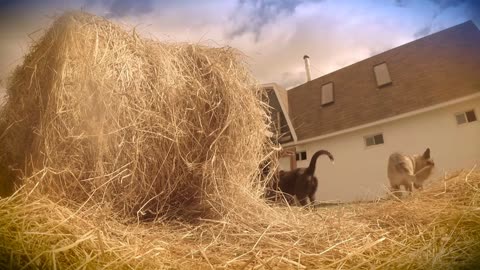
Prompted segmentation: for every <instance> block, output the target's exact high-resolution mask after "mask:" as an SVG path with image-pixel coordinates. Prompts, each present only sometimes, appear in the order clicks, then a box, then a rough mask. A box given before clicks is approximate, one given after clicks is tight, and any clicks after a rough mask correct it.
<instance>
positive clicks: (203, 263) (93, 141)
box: [0, 13, 480, 269]
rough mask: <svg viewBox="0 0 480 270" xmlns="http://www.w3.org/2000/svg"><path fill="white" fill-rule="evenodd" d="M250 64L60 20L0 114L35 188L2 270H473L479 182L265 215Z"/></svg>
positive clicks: (6, 168) (11, 159) (262, 124)
mask: <svg viewBox="0 0 480 270" xmlns="http://www.w3.org/2000/svg"><path fill="white" fill-rule="evenodd" d="M240 59H241V55H239V54H238V52H236V51H234V50H232V49H230V48H217V49H212V48H207V47H203V46H199V45H188V44H161V43H156V42H153V41H150V40H143V39H140V38H139V37H138V36H137V35H135V34H134V33H133V34H131V33H127V32H125V31H123V30H122V29H120V28H119V27H117V26H114V25H112V24H110V23H109V22H108V21H106V20H104V19H102V18H98V17H94V16H90V15H86V14H82V13H72V14H67V15H65V16H63V17H61V18H60V19H59V20H57V22H56V23H55V24H54V25H53V27H52V28H51V29H50V30H49V31H48V32H47V33H46V35H45V37H43V38H42V39H41V40H40V41H39V42H38V43H37V44H35V45H34V47H33V49H32V52H31V53H30V54H29V55H28V56H27V57H26V59H25V63H24V65H23V66H22V67H20V68H19V69H18V70H17V71H16V72H15V74H14V76H13V78H12V80H11V82H10V84H9V87H8V100H7V103H6V104H5V106H4V107H3V110H2V112H1V118H0V131H1V132H0V148H1V149H0V150H1V156H0V158H1V162H2V163H1V164H0V165H1V166H0V174H1V175H0V176H1V177H2V179H3V181H5V179H9V178H10V177H14V175H12V171H11V170H10V168H13V169H15V170H14V171H15V172H16V174H17V176H18V175H20V176H21V178H22V179H23V181H24V185H23V186H22V188H21V189H19V190H18V191H17V192H16V193H15V194H14V195H13V196H11V197H7V198H3V199H0V217H1V218H0V268H2V269H3V268H5V269H22V268H23V269H36V268H43V269H57V268H58V269H102V268H104V269H162V268H182V269H190V268H192V269H210V268H238V269H246V268H248V269H277V268H292V269H304V268H314V269H315V268H317V269H318V268H321V269H335V268H344V269H355V268H361V269H371V268H382V269H385V268H387V269H388V268H394V269H398V268H410V269H437V268H442V269H445V268H452V269H469V268H473V267H474V264H475V262H476V260H477V261H478V259H479V257H478V256H479V254H480V230H479V228H480V206H479V188H480V174H479V173H478V172H473V171H472V172H462V173H460V174H459V175H458V176H456V177H453V178H450V179H446V180H444V181H442V182H437V183H435V184H434V185H432V186H431V187H428V188H426V190H425V191H423V192H419V193H416V194H414V195H413V196H411V197H409V198H406V199H403V200H393V199H392V200H386V201H382V202H378V203H363V204H346V205H340V206H335V207H328V208H316V209H302V208H297V207H293V208H289V207H279V206H270V205H267V204H265V202H263V201H262V200H261V198H260V197H261V190H262V186H261V185H260V184H258V183H259V181H258V180H259V170H258V166H259V164H261V163H262V161H263V160H264V159H266V157H267V158H269V156H272V157H274V156H275V152H274V150H273V148H272V146H271V145H270V144H269V143H268V141H267V140H266V138H265V136H264V134H265V132H266V130H267V128H268V126H269V123H268V117H266V114H265V104H263V103H262V102H261V92H260V91H259V90H258V89H257V88H256V87H255V82H254V80H253V79H252V78H251V77H250V74H249V72H248V70H247V68H246V67H245V65H244V63H242V62H241V60H240ZM274 162H275V160H274ZM146 218H152V219H153V218H156V219H155V221H150V222H145V221H142V220H144V219H146Z"/></svg>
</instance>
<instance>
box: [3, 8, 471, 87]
mask: <svg viewBox="0 0 480 270" xmlns="http://www.w3.org/2000/svg"><path fill="white" fill-rule="evenodd" d="M71 9H83V10H84V11H87V12H90V13H95V14H98V15H101V16H105V17H108V18H110V19H111V20H114V21H116V22H120V23H124V24H127V25H132V26H136V27H137V28H136V29H137V30H139V31H140V32H141V33H142V35H144V36H153V37H155V38H157V39H159V40H162V41H188V42H193V43H201V44H207V45H211V46H223V45H229V46H233V47H235V48H238V49H240V50H242V51H243V52H244V53H245V54H246V55H247V56H248V59H249V65H250V68H251V70H252V72H253V74H254V76H255V77H256V78H257V79H258V80H259V82H261V83H268V82H277V83H279V84H281V85H283V86H285V87H286V88H291V87H293V86H295V85H298V84H301V83H303V82H304V81H305V72H304V63H303V59H302V57H303V55H305V54H308V55H309V56H310V60H311V64H312V76H313V77H314V78H315V77H319V76H322V75H324V74H327V73H329V72H332V71H334V70H337V69H339V68H342V67H345V66H347V65H349V64H352V63H355V62H357V61H359V60H362V59H365V58H368V57H370V56H372V55H375V54H378V53H380V52H383V51H385V50H388V49H390V48H393V47H396V46H399V45H401V44H405V43H407V42H410V41H412V40H414V39H417V38H420V37H422V36H425V35H428V34H430V33H434V32H437V31H439V30H442V29H445V28H448V27H451V26H454V25H456V24H459V23H462V22H465V21H467V20H473V21H474V22H475V23H476V25H477V27H480V1H476V0H470V1H469V0H364V1H362V0H279V1H273V0H231V1H230V0H177V1H174V0H172V1H153V0H99V1H95V0H75V1H73V0H72V1H67V0H64V1H60V0H46V1H40V0H23V1H22V0H0V79H2V80H3V84H5V83H4V82H5V78H6V77H8V74H9V72H11V70H12V69H13V68H14V67H15V66H16V65H18V64H20V63H21V62H22V57H23V55H24V54H25V53H26V52H27V51H28V47H29V45H30V44H31V43H32V42H33V40H35V39H36V38H38V37H39V36H40V35H41V33H42V29H45V28H46V27H48V25H49V24H50V23H51V22H52V18H53V17H54V16H55V15H59V14H61V13H62V12H64V11H66V10H71Z"/></svg>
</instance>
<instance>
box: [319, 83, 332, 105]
mask: <svg viewBox="0 0 480 270" xmlns="http://www.w3.org/2000/svg"><path fill="white" fill-rule="evenodd" d="M333 101H334V100H333V83H332V82H330V83H327V84H324V85H322V105H325V104H329V103H332V102H333Z"/></svg>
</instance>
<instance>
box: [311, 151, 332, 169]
mask: <svg viewBox="0 0 480 270" xmlns="http://www.w3.org/2000/svg"><path fill="white" fill-rule="evenodd" d="M321 155H327V156H328V158H330V161H332V162H333V161H334V159H333V155H332V154H330V152H328V151H327V150H319V151H317V152H315V154H313V156H312V160H310V165H309V166H308V168H307V170H306V171H305V173H306V174H309V175H313V174H314V173H315V166H316V164H317V158H318V157H319V156H321Z"/></svg>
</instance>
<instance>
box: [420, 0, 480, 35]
mask: <svg viewBox="0 0 480 270" xmlns="http://www.w3.org/2000/svg"><path fill="white" fill-rule="evenodd" d="M429 2H431V3H433V4H434V6H435V11H434V13H433V16H432V17H431V18H430V20H429V21H428V22H427V23H426V25H424V26H422V27H421V28H420V29H419V30H418V31H417V32H416V33H415V37H416V38H420V37H423V36H426V35H429V34H431V33H433V32H438V31H440V30H443V29H445V28H448V27H450V26H451V22H452V20H456V23H461V22H464V21H465V20H472V21H473V22H475V23H476V24H477V25H480V1H478V0H430V1H429ZM445 21H447V22H445Z"/></svg>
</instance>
